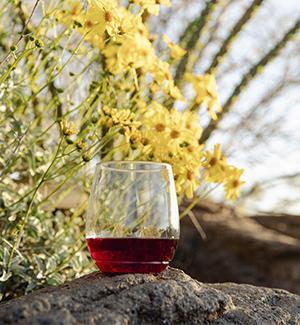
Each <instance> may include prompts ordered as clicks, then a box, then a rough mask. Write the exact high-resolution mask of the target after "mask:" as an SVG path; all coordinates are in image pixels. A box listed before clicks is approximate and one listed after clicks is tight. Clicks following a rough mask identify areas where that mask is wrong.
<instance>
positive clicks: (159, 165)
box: [97, 160, 172, 173]
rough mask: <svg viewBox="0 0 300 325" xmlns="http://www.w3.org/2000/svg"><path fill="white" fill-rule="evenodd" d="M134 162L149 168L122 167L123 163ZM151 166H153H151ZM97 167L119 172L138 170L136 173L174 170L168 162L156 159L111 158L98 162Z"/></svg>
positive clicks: (133, 163)
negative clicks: (156, 160)
mask: <svg viewBox="0 0 300 325" xmlns="http://www.w3.org/2000/svg"><path fill="white" fill-rule="evenodd" d="M115 164H116V165H118V164H119V165H120V166H113V165H115ZM129 164H132V165H134V166H137V165H144V166H147V165H148V166H149V168H147V169H139V168H131V169H130V168H125V167H122V165H125V166H126V165H127V166H128V165H129ZM150 166H153V168H151V167H150ZM97 168H101V169H103V170H109V171H117V172H129V173H132V172H136V173H147V172H148V173H153V172H156V173H157V172H160V171H163V170H172V167H171V165H170V164H168V163H163V162H155V161H147V160H111V161H105V162H101V161H100V162H98V163H97Z"/></svg>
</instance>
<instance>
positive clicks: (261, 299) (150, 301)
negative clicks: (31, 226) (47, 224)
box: [0, 268, 300, 325]
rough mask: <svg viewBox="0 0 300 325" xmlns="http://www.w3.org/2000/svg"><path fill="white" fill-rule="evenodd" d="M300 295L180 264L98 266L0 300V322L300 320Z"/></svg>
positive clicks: (224, 322) (122, 322)
mask: <svg viewBox="0 0 300 325" xmlns="http://www.w3.org/2000/svg"><path fill="white" fill-rule="evenodd" d="M299 323H300V297H299V296H297V295H294V294H291V293H289V292H287V291H284V290H280V289H269V288H262V287H254V286H251V285H238V284H233V283H226V284H204V283H200V282H198V281H196V280H193V279H192V278H190V277H189V276H188V275H186V274H185V273H183V272H182V271H180V270H177V269H173V268H168V269H167V270H166V271H165V272H163V273H161V274H159V275H148V274H128V275H117V276H109V275H104V274H101V273H100V272H95V273H92V274H90V275H87V276H84V277H81V278H79V279H77V280H74V281H72V282H69V283H66V284H64V285H61V286H58V287H48V288H44V289H41V290H38V291H36V292H34V293H31V294H28V295H27V296H23V297H20V298H16V299H14V300H11V301H8V302H5V303H2V304H0V324H1V325H2V324H5V325H7V324H14V325H17V324H31V325H34V324H68V325H69V324H70V325H71V324H105V325H106V324H120V325H121V324H124V325H125V324H137V325H140V324H230V325H232V324H241V325H245V324H268V325H271V324H299Z"/></svg>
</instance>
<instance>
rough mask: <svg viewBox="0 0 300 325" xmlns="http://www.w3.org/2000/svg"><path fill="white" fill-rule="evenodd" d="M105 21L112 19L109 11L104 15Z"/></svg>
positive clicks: (109, 21)
mask: <svg viewBox="0 0 300 325" xmlns="http://www.w3.org/2000/svg"><path fill="white" fill-rule="evenodd" d="M104 18H105V21H107V22H108V23H111V22H112V20H113V14H112V13H111V12H110V11H106V12H105V15H104Z"/></svg>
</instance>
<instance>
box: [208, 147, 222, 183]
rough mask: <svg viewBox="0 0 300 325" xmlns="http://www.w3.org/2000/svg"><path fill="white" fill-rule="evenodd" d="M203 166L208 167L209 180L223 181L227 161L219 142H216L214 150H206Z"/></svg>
mask: <svg viewBox="0 0 300 325" xmlns="http://www.w3.org/2000/svg"><path fill="white" fill-rule="evenodd" d="M204 157H205V158H204V162H203V166H204V167H206V171H205V179H206V181H207V182H216V183H218V182H222V181H223V180H224V179H225V177H226V167H227V162H226V158H225V157H224V155H223V153H222V152H221V147H220V145H219V144H215V146H214V151H213V152H210V151H205V153H204Z"/></svg>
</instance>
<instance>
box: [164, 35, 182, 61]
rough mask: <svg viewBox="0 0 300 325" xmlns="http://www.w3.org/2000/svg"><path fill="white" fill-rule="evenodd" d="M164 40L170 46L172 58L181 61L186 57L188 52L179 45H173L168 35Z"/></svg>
mask: <svg viewBox="0 0 300 325" xmlns="http://www.w3.org/2000/svg"><path fill="white" fill-rule="evenodd" d="M163 40H164V41H165V43H166V44H167V45H168V47H169V49H170V50H171V53H170V54H171V57H172V58H173V59H175V60H177V59H180V58H181V57H182V56H184V55H185V53H186V50H185V49H183V48H182V47H180V46H179V45H177V44H175V43H173V42H172V41H171V40H170V39H169V37H168V36H167V35H164V36H163Z"/></svg>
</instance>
